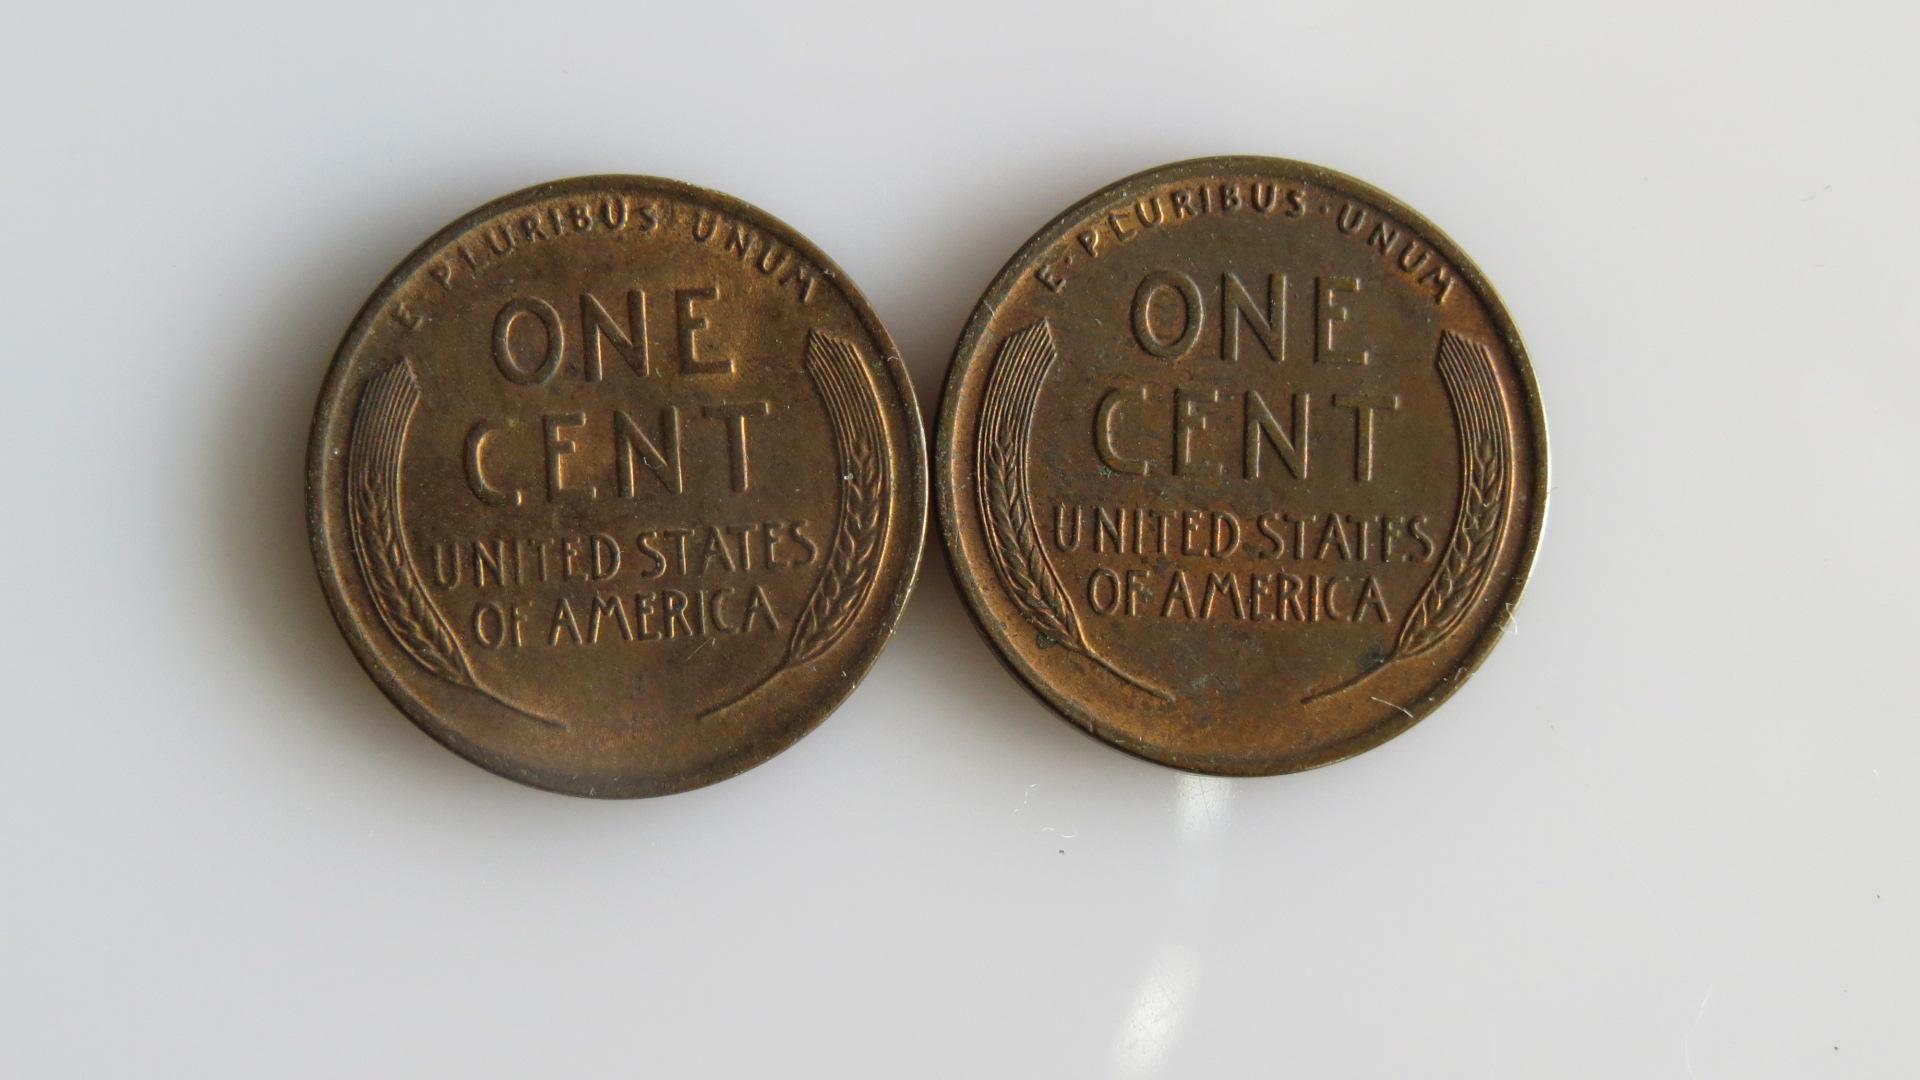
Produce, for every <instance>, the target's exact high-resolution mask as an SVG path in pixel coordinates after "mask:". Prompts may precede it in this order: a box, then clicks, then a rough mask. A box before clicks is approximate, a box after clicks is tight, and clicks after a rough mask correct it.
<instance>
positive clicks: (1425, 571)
mask: <svg viewBox="0 0 1920 1080" xmlns="http://www.w3.org/2000/svg"><path fill="white" fill-rule="evenodd" d="M934 468H935V478H936V483H937V485H938V487H939V492H940V496H939V500H940V510H941V522H942V529H943V532H944V534H945V538H946V543H947V547H948V551H949V553H950V554H951V556H952V562H953V566H954V572H955V574H956V576H957V577H958V579H959V583H960V587H961V591H962V592H963V593H964V594H965V595H966V597H967V600H968V602H969V604H970V606H971V607H972V609H973V613H974V615H975V617H976V619H977V621H978V622H979V623H980V625H981V627H982V628H983V629H984V630H985V632H986V634H987V636H988V637H989V638H990V639H991V640H992V642H993V644H994V645H995V646H996V647H997V648H998V649H999V651H1000V652H1001V654H1002V655H1003V656H1004V658H1005V659H1006V661H1007V662H1008V664H1009V665H1011V666H1012V668H1013V669H1014V671H1015V672H1016V673H1018V674H1019V676H1020V677H1021V678H1022V679H1024V680H1025V681H1026V682H1027V683H1028V685H1030V686H1031V687H1032V688H1033V689H1034V690H1035V691H1037V692H1038V693H1039V694H1040V696H1041V697H1043V698H1044V699H1045V700H1046V701H1047V702H1048V703H1049V704H1051V705H1052V706H1053V708H1054V709H1055V710H1057V711H1058V712H1059V713H1060V714H1061V715H1062V716H1064V717H1065V718H1067V719H1068V720H1069V721H1071V722H1073V723H1074V724H1077V725H1078V726H1080V727H1082V728H1084V729H1085V730H1087V731H1089V732H1091V733H1093V734H1094V735H1097V736H1099V737H1100V738H1102V739H1104V740H1106V741H1107V742H1109V743H1112V744H1113V745H1115V746H1118V747H1120V748H1121V749H1124V750H1128V751H1130V752H1132V753H1135V754H1139V755H1141V756H1143V757H1146V758H1150V759H1152V760H1155V761H1159V762H1162V763H1165V764H1168V765H1174V766H1178V767H1180V768H1185V769H1191V770H1195V771H1199V772H1208V773H1220V774H1228V775H1262V774H1270V773H1283V772H1292V771H1296V770H1300V769H1307V768H1312V767H1314V766H1317V765H1324V764H1326V763H1328V762H1332V761H1337V760H1339V759H1341V758H1344V757H1348V756H1351V755H1353V754H1356V753H1359V752H1361V751H1363V750H1366V749H1369V748H1371V747H1373V746H1377V745H1379V744H1380V743H1382V742H1384V741H1386V740H1387V739H1390V738H1392V737H1393V736H1395V735H1397V734H1399V733H1400V732H1402V731H1405V730H1406V729H1407V728H1409V727H1411V726H1412V725H1413V724H1414V723H1415V722H1417V721H1418V720H1420V718H1421V717H1423V716H1425V715H1426V714H1427V713H1428V712H1430V711H1432V710H1433V709H1434V708H1435V707H1436V706H1437V705H1439V704H1440V702H1441V701H1443V700H1445V698H1446V697H1447V696H1448V695H1449V694H1451V693H1453V691H1454V690H1456V689H1457V688H1458V687H1459V686H1460V684H1461V681H1462V680H1463V679H1465V678H1466V677H1467V675H1468V674H1469V673H1471V672H1472V671H1473V670H1474V668H1475V667H1476V666H1477V665H1478V664H1479V663H1480V662H1481V660H1482V659H1484V658H1485V656H1486V655H1487V652H1488V650H1489V649H1491V648H1492V647H1493V645H1494V643H1495V641H1496V640H1498V638H1499V636H1500V631H1501V627H1502V626H1503V625H1504V623H1505V621H1506V620H1507V618H1508V616H1509V614H1510V612H1511V609H1512V606H1513V604H1514V602H1515V601H1516V600H1517V599H1518V598H1519V595H1520V589H1521V586H1522V584H1523V583H1524V581H1525V580H1526V575H1527V570H1528V567H1529V566H1530V564H1531V563H1532V560H1533V554H1534V549H1535V546H1536V545H1537V543H1538V541H1539V537H1540V526H1541V519H1542V516H1543V514H1544V513H1545V510H1546V493H1547V486H1546V477H1547V439H1546V426H1545V420H1544V417H1543V415H1542V413H1541V409H1540V400H1539V395H1538V392H1537V390H1536V388H1535V385H1534V379H1533V374H1532V371H1531V369H1530V368H1529V367H1528V364H1527V358H1526V353H1525V351H1524V350H1523V349H1522V347H1521V344H1520V338H1519V335H1518V334H1517V333H1516V332H1515V331H1514V328H1513V324H1512V322H1511V321H1510V320H1509V319H1508V317H1507V313H1506V311H1505V310H1504V309H1503V308H1502V307H1501V306H1500V301H1499V299H1498V298H1497V297H1496V296H1495V295H1494V293H1493V290H1492V288H1491V287H1490V286H1489V285H1488V284H1487V282H1486V279H1485V278H1484V277H1483V276H1482V275H1481V274H1480V272H1479V270H1477V269H1476V268H1475V267H1474V266H1473V264H1472V263H1471V262H1469V261H1467V258H1466V256H1465V255H1464V254H1463V253H1462V252H1461V251H1460V249H1459V248H1458V247H1456V246H1455V245H1454V244H1453V242H1452V241H1451V240H1449V239H1447V237H1446V236H1445V235H1443V234H1442V233H1441V232H1440V231H1439V230H1438V229H1436V228H1434V227H1433V226H1432V225H1431V224H1429V223H1428V222H1427V221H1426V220H1425V219H1424V218H1422V217H1420V216H1419V215H1418V214H1416V213H1414V212H1413V211H1412V210H1409V209H1408V208H1407V207H1405V206H1403V205H1401V204H1400V203H1399V202H1398V201H1396V200H1394V199H1393V198H1392V197H1390V196H1388V195H1387V194H1385V193H1384V192H1381V191H1378V190H1376V189H1374V188H1372V187H1369V186H1367V185H1366V184H1363V183H1360V182H1359V181H1356V180H1353V179H1351V178H1348V177H1346V176H1342V175H1340V174H1338V173H1335V172H1332V171H1330V170H1327V169H1322V168H1318V167H1315V166H1312V165H1305V164H1301V163H1299V162H1292V161H1283V160H1277V159H1272V158H1258V157H1223V158H1208V159H1203V160H1197V161H1186V162H1180V163H1178V164H1173V165H1168V166H1165V167H1163V168H1159V169H1153V170H1151V171H1148V172H1144V173H1141V174H1139V175H1137V176H1132V177H1129V178H1127V179H1125V180H1122V181H1120V182H1119V183H1117V184H1114V185H1113V186H1111V187H1109V188H1106V189H1105V190H1103V191H1100V192H1098V193H1096V194H1094V195H1092V196H1090V197H1088V198H1087V199H1085V200H1084V201H1082V202H1080V203H1079V204H1078V205H1076V206H1074V207H1073V208H1072V209H1070V210H1068V211H1066V212H1065V213H1064V214H1061V215H1060V216H1059V217H1058V218H1056V219H1054V221H1053V222H1052V223H1051V224H1049V225H1047V226H1046V227H1045V228H1044V229H1042V230H1041V231H1040V232H1039V233H1038V234H1037V235H1035V236H1034V237H1033V239H1032V240H1030V241H1028V243H1027V245H1026V246H1025V247H1024V248H1022V249H1021V250H1020V252H1019V253H1018V254H1017V255H1015V256H1014V258H1013V260H1012V261H1011V262H1009V263H1008V264H1007V266H1006V268H1005V269H1004V270H1002V271H1001V272H1000V276H999V277H998V278H997V279H995V281H994V282H993V285H992V286H991V287H990V288H989V289H988V290H987V292H986V295H985V296H984V297H983V298H982V299H981V302H980V305H979V307H978V309H977V310H976V311H975V313H974V316H973V318H972V320H971V321H970V322H969V323H968V325H967V328H966V332H965V334H964V335H963V336H962V338H961V340H960V345H959V349H958V351H957V353H956V355H955V357H954V362H953V367H952V370H951V371H950V373H949V375H948V378H947V385H946V392H945V398H944V400H943V403H942V406H941V413H940V423H939V430H938V435H937V442H936V449H935V465H934Z"/></svg>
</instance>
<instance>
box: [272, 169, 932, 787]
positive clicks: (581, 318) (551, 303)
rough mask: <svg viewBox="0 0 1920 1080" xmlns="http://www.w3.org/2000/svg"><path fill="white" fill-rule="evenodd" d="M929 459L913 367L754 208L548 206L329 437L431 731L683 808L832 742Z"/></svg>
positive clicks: (325, 522)
mask: <svg viewBox="0 0 1920 1080" xmlns="http://www.w3.org/2000/svg"><path fill="white" fill-rule="evenodd" d="M926 492H927V482H926V469H925V450H924V447H923V444H922V436H921V432H920V423H919V418H918V415H917V413H916V411H915V405H914V398H913V394H912V391H911V390H910V389H909V387H908V383H907V377H906V372H905V369H904V367H903V366H902V364H901V362H900V359H899V356H898V353H897V352H896V350H895V348H894V345H893V342H892V341H891V339H889V338H888V336H887V333H886V331H885V329H883V328H882V327H881V325H880V322H879V320H878V319H877V318H876V317H875V316H874V314H873V312H872V311H871V310H870V309H869V308H868V306H867V304H866V301H865V300H864V299H862V298H861V296H860V293H859V292H858V291H857V290H856V289H855V288H854V287H853V285H852V284H851V283H850V282H848V280H847V278H846V276H845V275H843V274H842V273H840V271H839V270H838V269H837V268H836V267H835V266H834V265H833V263H832V262H830V261H828V259H827V258H826V256H824V255H822V254H821V253H820V252H819V251H818V250H817V249H815V248H814V246H813V245H812V244H810V243H808V242H807V241H806V240H805V239H804V238H802V237H801V236H799V235H798V234H797V233H795V232H794V231H793V230H792V229H789V228H788V227H787V226H785V225H783V224H781V223H780V222H779V221H776V220H774V219H773V218H772V217H770V216H768V215H767V214H766V213H764V212H762V211H760V210H757V209H755V208H754V207H752V206H748V205H747V204H745V203H743V202H740V201H739V200H737V199H732V198H729V197H727V196H724V195H720V194H717V193H715V192H711V191H704V190H701V189H699V188H695V187H690V186H688V185H685V184H680V183H675V182H672V181H667V180H656V179H650V178H645V177H627V176H603V177H588V178H584V179H577V180H565V181H559V182H556V183H550V184H545V185H542V186H539V187H535V188H530V189H528V190H526V191H522V192H520V193H518V194H515V195H510V196H507V197H506V198H504V199H501V200H499V201H497V202H494V203H491V204H489V205H487V206H484V207H482V208H480V209H479V210H476V211H474V212H473V213H472V214H469V215H468V216H466V217H464V218H462V219H460V220H459V221H457V222H455V223H454V224H453V225H451V226H449V227H448V228H447V229H445V230H444V231H442V232H441V233H440V234H439V235H437V236H435V237H433V238H432V239H431V240H429V241H427V242H426V243H425V244H424V245H423V246H421V247H420V249H419V250H417V251H415V252H414V253H413V254H412V255H411V256H410V257H408V258H407V260H406V261H405V262H404V263H402V264H401V266H400V268H399V269H398V270H396V271H394V273H393V275H392V276H391V277H389V278H388V279H387V281H386V283H385V284H383V285H381V286H380V289H379V291H377V292H376V293H374V295H373V298H372V299H371V300H369V301H368V302H367V305H366V307H365V308H364V309H363V310H362V311H361V313H360V315H359V317H358V319H357V320H356V321H355V322H354V324H353V326H352V328H351V329H350V330H349V331H348V333H347V336H346V339H345V341H344V342H343V343H342V345H341V347H340V352H339V355H338V356H337V357H336V358H335V359H334V362H333V367H332V370H331V371H330V372H329V374H328V376H327V380H326V385H325V387H324V389H323V390H322V392H321V395H320V404H319V408H318V411H317V414H316V416H315V418H314V427H313V437H312V443H311V451H310V454H309V462H308V499H309V517H310V526H311V530H312V537H313V549H314V555H315V558H316V559H317V560H318V563H319V569H320V578H321V582H322V584H323V586H324V588H325V590H326V594H327V598H328V600H329V601H330V602H331V604H332V606H333V612H334V615H335V617H336V619H337V620H338V621H339V623H340V627H341V629H342V630H343V631H344V632H345V634H346V637H347V640H348V641H349V642H350V643H351V644H352V646H353V650H354V652H355V653H356V654H358V656H359V659H360V661H361V663H362V664H363V665H364V666H365V667H366V669H367V670H368V671H369V672H370V673H371V674H372V675H373V678H374V680H375V681H376V682H377V683H379V685H380V688H381V689H382V690H384V691H385V692H386V694H387V696H388V697H390V698H392V699H393V701H394V702H395V703H396V704H397V705H399V707H400V708H401V709H402V710H403V711H404V712H405V713H406V714H407V715H408V716H409V717H411V718H412V719H413V721H414V722H415V723H417V724H419V725H420V726H421V727H422V728H424V729H425V730H426V731H427V732H428V733H429V734H430V735H432V736H433V737H434V738H436V739H438V740H439V741H440V742H442V743H444V744H445V745H446V746H447V747H449V748H451V749H452V750H454V751H455V752H457V753H459V754H461V755H463V756H465V757H467V758H468V759H470V760H472V761H474V762H476V763H478V764H480V765H482V766H485V767H486V768H488V769H491V770H493V771H494V772H497V773H499V774H501V775H503V776H507V777H510V778H512V779H515V780H519V781H522V782H524V783H527V784H532V785H535V786H537V787H542V788H548V789H552V790H555V791H562V792H568V793H571V794H576V795H592V796H603V797H625V796H640V795H658V794H664V793H667V792H673V791H680V790H684V789H687V788H692V787H697V786H700V785H702V784H708V783H712V782H714V781H716V780H721V779H724V778H726V777H728V776H731V775H733V774H735V773H738V772H740V771H741V770H743V769H747V768H749V767H751V766H753V765H756V764H758V763H760V762H762V761H764V760H766V759H767V758H768V757H771V756H772V755H773V754H776V753H778V752H779V751H780V750H782V749H784V748H786V747H787V746H789V745H791V744H792V743H793V742H794V740H796V739H798V738H799V737H800V736H802V735H804V734H806V733H807V732H808V731H809V730H811V729H812V728H813V727H814V726H815V725H816V724H818V723H819V722H820V721H821V720H822V719H823V718H824V717H825V716H826V715H827V713H828V712H830V711H831V710H832V709H833V708H834V706H835V705H837V704H838V703H839V702H840V701H841V699H843V698H844V697H845V696H846V695H847V694H848V693H849V692H850V691H851V690H852V689H853V686H854V684H855V683H856V682H858V681H859V679H860V678H861V676H862V675H863V674H864V673H865V672H866V671H867V669H868V667H869V666H871V665H872V663H873V661H874V659H875V657H876V656H877V655H878V654H879V652H880V650H881V648H882V646H883V645H884V644H885V642H886V639H887V637H888V635H889V633H890V632H891V630H892V628H893V626H894V624H895V622H896V620H897V619H898V618H899V616H900V611H901V608H902V606H903V605H904V603H905V602H906V597H907V593H908V590H909V589H910V588H911V586H912V584H913V579H914V573H915V569H916V567H917V565H918V559H919V551H920V545H921V540H922V536H923V534H924V531H925V527H926V501H927V494H926Z"/></svg>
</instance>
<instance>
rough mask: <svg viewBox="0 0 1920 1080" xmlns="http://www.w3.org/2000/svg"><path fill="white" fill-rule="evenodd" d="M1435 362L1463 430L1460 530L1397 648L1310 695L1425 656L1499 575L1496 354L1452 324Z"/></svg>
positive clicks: (1503, 510) (1503, 470) (1501, 448)
mask: <svg viewBox="0 0 1920 1080" xmlns="http://www.w3.org/2000/svg"><path fill="white" fill-rule="evenodd" d="M1435 366H1436V367H1438V368H1439V370H1440V381H1441V383H1442V384H1443V385H1444V386H1445V387H1446V390H1447V399H1448V400H1449V401H1450V402H1451V403H1452V405H1453V418H1454V426H1455V428H1456V429H1457V430H1458V431H1459V433H1460V508H1459V511H1458V512H1457V513H1456V514H1455V516H1454V519H1453V534H1452V536H1451V537H1450V538H1449V539H1448V540H1447V549H1446V551H1445V552H1444V553H1442V555H1441V556H1440V564H1439V565H1438V566H1436V567H1435V568H1434V571H1433V576H1432V577H1430V578H1428V579H1427V584H1426V587H1425V588H1423V589H1421V590H1420V597H1419V599H1418V600H1416V601H1415V602H1414V605H1413V610H1412V611H1410V612H1409V613H1408V614H1407V621H1406V622H1405V623H1403V624H1402V625H1401V627H1400V636H1399V637H1398V638H1397V639H1395V641H1394V646H1393V650H1392V651H1391V652H1389V653H1388V654H1387V655H1386V657H1385V658H1384V659H1382V660H1381V661H1380V662H1379V663H1378V664H1376V665H1374V666H1373V667H1371V668H1369V669H1367V670H1366V671H1363V672H1361V673H1360V674H1359V675H1357V676H1355V677H1354V678H1352V679H1349V680H1347V681H1346V682H1343V683H1340V684H1338V685H1335V686H1332V687H1328V688H1327V689H1324V690H1318V691H1315V692H1314V693H1311V694H1308V695H1307V696H1306V697H1305V698H1304V699H1303V700H1305V701H1313V700H1315V699H1316V698H1323V697H1326V696H1327V695H1329V694H1337V693H1339V692H1340V691H1342V690H1346V689H1348V688H1349V687H1352V686H1354V685H1356V684H1358V683H1359V682H1360V681H1361V680H1362V679H1365V678H1367V677H1368V676H1370V675H1373V674H1375V673H1376V672H1378V671H1380V670H1381V669H1383V668H1385V667H1386V666H1387V665H1388V664H1391V663H1393V662H1394V661H1396V660H1405V659H1407V658H1409V657H1414V656H1419V655H1420V654H1421V653H1424V652H1426V651H1428V650H1429V649H1432V648H1433V647H1434V646H1436V645H1438V644H1440V642H1442V641H1444V640H1446V638H1447V635H1449V634H1451V633H1453V631H1454V630H1456V629H1458V628H1459V626H1460V624H1461V623H1462V622H1464V621H1465V620H1466V617H1467V613H1468V612H1469V611H1470V610H1472V608H1473V603H1474V601H1475V600H1476V599H1478V598H1479V596H1480V594H1481V592H1482V591H1483V590H1484V589H1485V588H1486V584H1487V579H1488V578H1489V577H1490V576H1491V574H1492V570H1493V561H1494V555H1495V554H1496V553H1497V552H1498V551H1499V550H1500V540H1501V536H1502V534H1503V533H1504V532H1505V530H1506V524H1507V503H1508V501H1509V500H1508V498H1507V489H1508V486H1509V484H1510V482H1511V472H1512V451H1511V444H1510V442H1509V439H1508V433H1507V413H1506V409H1505V408H1504V407H1503V406H1502V404H1501V399H1500V383H1499V380H1498V378H1497V377H1496V376H1495V374H1494V368H1493V354H1492V353H1491V352H1489V351H1488V350H1487V347H1486V346H1485V345H1482V344H1480V343H1479V342H1477V341H1474V340H1473V339H1471V338H1468V337H1465V336H1463V335H1461V334H1456V333H1454V332H1453V331H1451V330H1448V331H1445V332H1443V333H1442V334H1441V335H1440V353H1439V358H1438V360H1437V361H1436V363H1435Z"/></svg>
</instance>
